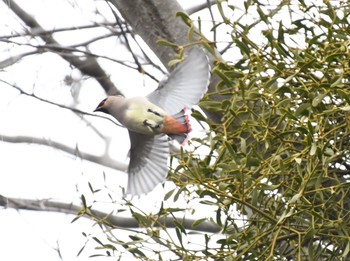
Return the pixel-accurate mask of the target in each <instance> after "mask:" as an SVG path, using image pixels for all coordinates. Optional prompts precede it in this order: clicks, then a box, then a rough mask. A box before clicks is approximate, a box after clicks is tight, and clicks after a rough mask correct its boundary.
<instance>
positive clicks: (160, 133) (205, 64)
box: [95, 47, 210, 196]
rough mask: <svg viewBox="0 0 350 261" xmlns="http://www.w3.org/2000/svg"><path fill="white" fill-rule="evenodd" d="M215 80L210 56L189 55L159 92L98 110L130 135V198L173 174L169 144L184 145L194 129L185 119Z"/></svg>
mask: <svg viewBox="0 0 350 261" xmlns="http://www.w3.org/2000/svg"><path fill="white" fill-rule="evenodd" d="M209 79H210V67H209V61H208V57H207V56H206V54H205V53H204V51H203V50H202V49H201V48H199V47H194V48H192V49H191V50H190V52H189V54H188V56H187V57H185V60H184V61H183V62H181V63H180V64H178V65H177V66H176V67H175V69H174V70H173V71H172V72H171V73H170V75H169V76H168V77H165V78H164V79H163V80H162V81H161V82H160V84H159V86H158V88H157V89H156V90H155V91H154V92H152V93H151V94H149V95H148V96H146V97H133V98H125V97H123V96H109V97H107V98H106V99H104V100H103V101H101V102H100V104H99V105H98V106H97V108H96V109H95V111H100V112H104V113H108V114H110V115H112V116H113V117H114V118H116V119H117V120H118V121H119V122H120V123H121V124H123V125H124V126H125V127H126V128H127V129H128V131H129V136H130V143H131V148H130V154H129V155H130V162H129V168H128V174H129V177H128V187H127V194H131V195H132V196H135V195H141V194H143V193H148V192H149V191H151V190H152V189H153V188H154V187H155V186H156V185H157V184H159V183H162V182H164V180H165V178H166V176H167V173H168V166H167V163H168V156H169V144H168V142H169V141H168V137H169V138H170V139H175V140H177V141H178V142H179V143H180V144H183V143H184V142H185V141H186V139H187V135H188V133H189V132H190V131H191V127H190V124H189V120H188V115H187V114H186V109H190V108H191V107H192V106H193V105H194V104H196V103H197V102H198V101H199V100H200V99H201V98H202V97H203V95H204V94H205V92H206V91H207V88H208V84H209Z"/></svg>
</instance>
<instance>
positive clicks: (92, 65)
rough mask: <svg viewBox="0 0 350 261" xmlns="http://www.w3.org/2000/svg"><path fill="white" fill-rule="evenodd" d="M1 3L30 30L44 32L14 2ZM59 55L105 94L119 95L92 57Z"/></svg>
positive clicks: (48, 38) (49, 39)
mask: <svg viewBox="0 0 350 261" xmlns="http://www.w3.org/2000/svg"><path fill="white" fill-rule="evenodd" d="M3 1H4V2H5V4H6V5H8V7H9V8H10V9H11V10H12V11H13V12H14V13H15V14H16V15H17V16H18V17H19V18H20V19H21V20H22V21H23V22H24V23H25V24H26V25H27V26H28V27H30V28H31V29H32V30H34V31H35V30H39V31H45V30H44V29H43V28H42V27H41V25H40V24H39V23H38V22H37V21H36V20H35V19H34V18H33V16H31V15H29V14H28V13H26V12H25V11H24V10H23V9H22V8H21V7H20V6H19V5H17V4H16V2H14V1H13V0H11V1H8V0H3ZM40 37H41V39H42V40H43V41H45V42H46V43H47V44H52V45H55V46H57V47H59V46H61V45H60V44H59V43H58V42H57V41H56V40H55V39H54V38H53V37H52V35H41V36H40ZM60 55H61V57H62V58H63V59H65V60H66V61H67V62H69V63H70V64H72V65H74V66H75V67H76V68H78V69H79V70H80V71H81V72H82V73H83V74H86V75H89V76H91V77H94V78H95V79H96V80H97V81H98V82H99V83H100V85H101V86H102V88H103V89H104V90H105V92H106V93H108V94H110V95H115V94H121V92H120V91H119V90H118V89H117V88H116V86H115V85H114V83H113V82H112V81H111V80H110V78H109V76H108V75H107V74H106V73H105V71H104V70H103V69H102V68H101V66H100V65H99V64H98V62H97V60H96V59H95V58H94V57H91V56H87V57H85V59H81V58H80V57H76V56H75V55H74V54H73V53H72V52H63V53H60Z"/></svg>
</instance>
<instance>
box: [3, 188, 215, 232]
mask: <svg viewBox="0 0 350 261" xmlns="http://www.w3.org/2000/svg"><path fill="white" fill-rule="evenodd" d="M0 206H2V207H4V208H13V209H17V210H32V211H43V212H58V213H64V214H71V215H74V216H77V215H78V216H79V213H83V212H82V209H83V207H82V206H77V205H74V204H69V203H63V202H57V201H51V200H46V199H45V200H33V199H18V198H7V197H4V196H2V195H0ZM90 212H91V214H89V216H93V217H94V218H96V219H104V220H105V222H107V223H109V224H110V225H112V226H114V227H120V228H138V227H139V225H138V223H137V221H136V220H135V219H134V218H130V217H120V216H117V215H113V214H112V215H111V214H110V213H105V212H102V211H98V210H92V209H90ZM89 216H88V215H86V214H85V215H84V217H89ZM195 221H196V220H192V219H177V220H176V222H182V225H183V226H184V228H185V229H188V230H195V231H201V232H208V233H217V232H220V229H219V228H218V227H217V226H215V225H213V224H212V223H209V222H202V223H200V224H198V225H197V226H195V227H193V226H192V225H193V223H194V222H195ZM155 226H166V227H167V228H175V227H177V226H178V225H176V224H175V223H174V218H173V217H169V216H168V217H166V218H165V219H162V218H160V219H159V220H158V222H157V223H155Z"/></svg>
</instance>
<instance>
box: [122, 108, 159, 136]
mask: <svg viewBox="0 0 350 261" xmlns="http://www.w3.org/2000/svg"><path fill="white" fill-rule="evenodd" d="M125 116H126V117H125V119H124V121H123V122H122V124H123V125H124V126H125V127H127V128H128V129H129V130H132V131H134V132H138V133H142V134H146V135H157V134H160V133H161V132H162V129H163V121H164V115H162V114H160V113H154V111H153V110H151V109H145V108H129V109H128V110H127V112H126V115H125Z"/></svg>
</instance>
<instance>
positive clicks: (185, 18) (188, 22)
mask: <svg viewBox="0 0 350 261" xmlns="http://www.w3.org/2000/svg"><path fill="white" fill-rule="evenodd" d="M176 17H180V18H181V19H182V21H184V22H185V24H186V25H187V26H192V19H191V18H190V17H189V16H188V14H186V13H184V12H177V13H176Z"/></svg>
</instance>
